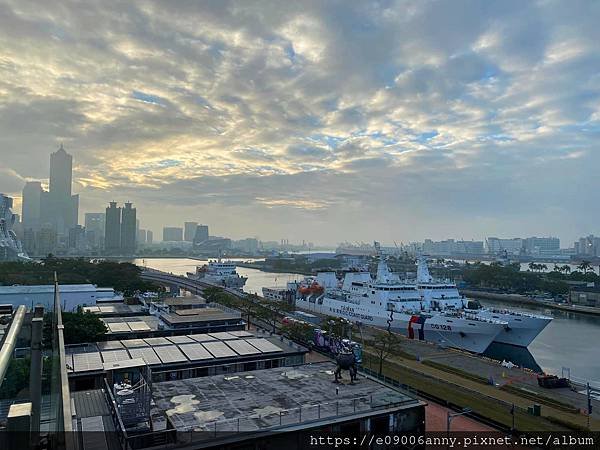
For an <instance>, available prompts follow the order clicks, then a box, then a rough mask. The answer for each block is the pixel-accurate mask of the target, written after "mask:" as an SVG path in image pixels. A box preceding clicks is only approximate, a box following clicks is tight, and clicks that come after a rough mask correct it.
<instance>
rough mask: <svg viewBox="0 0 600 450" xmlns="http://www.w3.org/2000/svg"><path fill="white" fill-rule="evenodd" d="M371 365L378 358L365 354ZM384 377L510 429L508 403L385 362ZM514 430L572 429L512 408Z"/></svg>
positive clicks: (510, 421)
mask: <svg viewBox="0 0 600 450" xmlns="http://www.w3.org/2000/svg"><path fill="white" fill-rule="evenodd" d="M370 364H371V367H372V368H377V367H378V359H377V358H376V357H374V356H373V355H370V354H368V353H366V352H365V354H364V355H363V366H365V367H369V365H370ZM383 374H384V375H386V376H388V377H390V378H394V379H396V380H398V381H399V382H400V383H403V384H406V385H408V386H410V387H411V388H413V389H416V390H418V391H420V392H424V393H426V394H428V395H431V396H433V397H435V398H438V399H441V400H442V401H445V402H446V403H447V404H452V405H456V406H458V407H461V408H467V407H468V408H471V409H472V410H473V411H474V412H475V413H477V414H479V415H480V416H483V417H487V418H488V419H491V420H493V421H495V422H497V423H500V424H502V425H504V426H506V427H507V428H510V427H511V424H512V415H511V413H510V405H509V404H505V403H502V402H500V401H494V400H492V399H490V398H488V397H485V396H483V395H480V394H478V393H477V392H473V391H469V390H467V389H465V388H463V387H459V386H455V385H453V384H451V383H446V382H445V381H443V380H439V379H436V378H431V377H428V376H424V375H423V374H421V373H418V372H415V371H413V370H411V369H409V368H406V367H402V366H400V365H398V364H397V363H395V362H393V361H387V362H386V363H385V364H384V367H383ZM515 428H516V429H517V430H520V431H554V430H557V428H559V429H560V428H564V430H565V431H568V430H570V429H571V428H570V427H569V426H566V425H561V424H559V423H557V422H549V421H548V420H545V418H543V417H536V416H532V415H530V414H528V413H527V412H526V411H524V410H523V409H521V408H516V409H515Z"/></svg>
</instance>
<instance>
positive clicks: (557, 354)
mask: <svg viewBox="0 0 600 450" xmlns="http://www.w3.org/2000/svg"><path fill="white" fill-rule="evenodd" d="M244 261H247V259H245V260H244ZM132 262H133V263H134V264H137V265H140V266H144V265H145V266H148V267H151V268H154V269H158V270H163V271H165V272H171V273H174V274H177V275H185V274H186V273H187V272H194V271H195V270H196V266H198V265H203V264H206V263H207V261H200V260H195V259H190V258H149V259H143V260H142V259H135V260H133V261H132ZM237 271H238V273H239V274H240V275H242V276H246V277H248V281H247V282H246V285H245V286H244V291H245V292H249V293H258V294H259V295H262V288H263V287H275V286H278V287H284V286H285V285H286V283H287V282H288V281H293V280H300V279H302V278H303V277H304V276H303V275H301V274H294V273H272V272H263V271H260V270H257V269H250V268H246V267H238V269H237ZM479 301H480V302H481V303H482V304H483V305H485V306H490V307H495V308H503V309H504V308H506V309H513V310H519V311H524V312H532V313H538V314H540V313H541V314H544V315H548V316H552V317H554V320H553V321H552V322H551V323H550V324H549V325H548V326H547V327H546V328H545V329H544V330H543V331H542V332H541V333H540V334H539V336H538V337H537V338H536V339H535V340H534V341H533V342H532V343H531V344H530V345H529V347H528V348H527V349H523V348H519V347H513V346H510V345H502V344H493V345H492V346H491V347H490V348H489V349H488V352H487V353H486V354H487V355H488V356H490V357H493V358H494V359H506V360H507V361H511V362H513V363H514V364H517V365H521V366H526V367H529V368H531V369H534V370H539V369H542V370H543V371H545V372H547V373H553V374H556V375H559V376H560V375H561V374H563V373H564V375H565V376H566V375H567V372H569V371H570V376H571V378H572V379H577V380H600V346H599V343H600V317H598V316H591V315H589V316H588V315H585V314H578V313H571V312H565V311H558V310H553V309H550V308H546V307H544V306H539V307H537V306H530V305H526V306H517V305H515V304H513V303H504V302H497V301H491V300H481V299H480V300H479Z"/></svg>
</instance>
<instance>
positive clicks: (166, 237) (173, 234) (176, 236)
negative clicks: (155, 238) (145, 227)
mask: <svg viewBox="0 0 600 450" xmlns="http://www.w3.org/2000/svg"><path fill="white" fill-rule="evenodd" d="M162 240H163V241H164V242H174V241H182V240H183V228H179V227H164V228H163V238H162Z"/></svg>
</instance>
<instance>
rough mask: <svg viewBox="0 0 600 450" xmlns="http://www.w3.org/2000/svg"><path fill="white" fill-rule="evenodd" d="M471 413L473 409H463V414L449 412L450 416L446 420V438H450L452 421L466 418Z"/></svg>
mask: <svg viewBox="0 0 600 450" xmlns="http://www.w3.org/2000/svg"><path fill="white" fill-rule="evenodd" d="M471 411H472V410H471V408H463V409H462V411H461V412H457V413H451V412H450V411H448V416H447V418H446V436H447V437H448V438H449V437H450V423H451V422H452V419H454V418H455V417H458V416H464V415H465V414H469V413H470V412H471Z"/></svg>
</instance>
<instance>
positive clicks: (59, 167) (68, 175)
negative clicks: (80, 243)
mask: <svg viewBox="0 0 600 450" xmlns="http://www.w3.org/2000/svg"><path fill="white" fill-rule="evenodd" d="M72 181H73V157H72V156H71V155H69V154H68V153H67V152H66V151H65V149H64V148H63V146H62V144H61V146H60V148H59V149H58V150H57V151H56V152H54V153H52V154H51V155H50V186H49V191H48V194H47V195H42V208H41V210H42V213H43V214H42V216H45V217H42V219H43V220H42V222H44V223H45V222H48V223H50V224H51V225H52V226H53V227H54V229H55V230H56V232H57V234H58V235H62V236H65V235H67V234H68V230H69V229H71V228H73V227H74V226H75V225H77V222H78V220H77V216H78V214H79V195H72V193H71V184H72ZM44 203H45V204H44Z"/></svg>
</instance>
